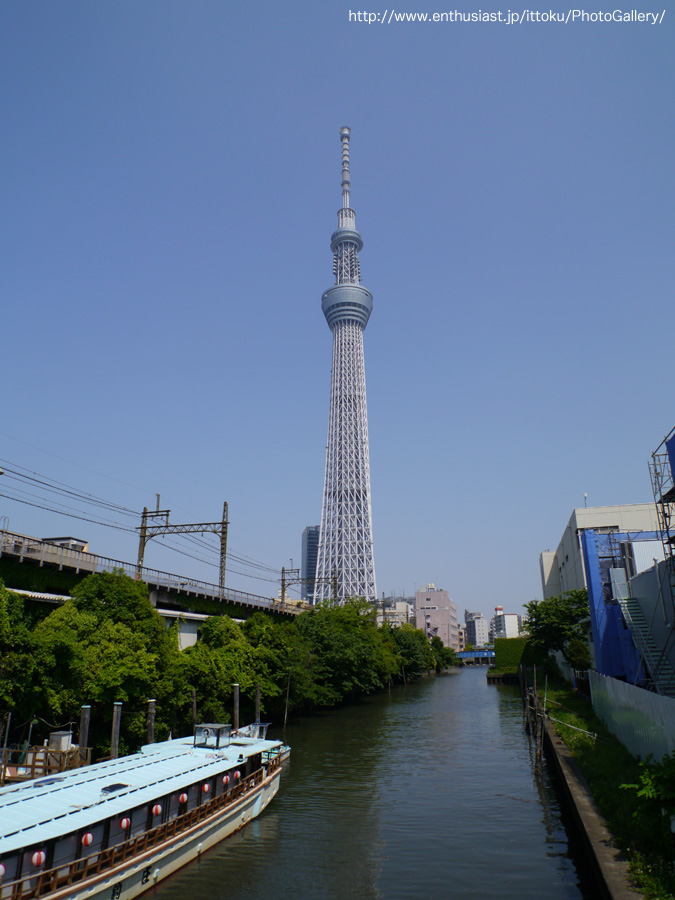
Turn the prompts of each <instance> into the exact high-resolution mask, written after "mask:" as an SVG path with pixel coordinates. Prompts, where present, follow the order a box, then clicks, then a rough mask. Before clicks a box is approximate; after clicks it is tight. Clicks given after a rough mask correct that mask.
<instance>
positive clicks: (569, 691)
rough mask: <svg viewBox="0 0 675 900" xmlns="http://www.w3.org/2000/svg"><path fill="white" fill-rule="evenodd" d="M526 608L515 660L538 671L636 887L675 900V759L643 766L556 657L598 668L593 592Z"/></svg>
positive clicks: (650, 899)
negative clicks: (592, 648)
mask: <svg viewBox="0 0 675 900" xmlns="http://www.w3.org/2000/svg"><path fill="white" fill-rule="evenodd" d="M526 609H527V613H528V617H529V620H528V629H529V635H528V637H527V638H526V640H525V642H524V644H523V643H522V639H519V640H521V645H519V646H517V647H516V646H515V645H514V646H513V647H512V648H511V650H512V653H511V655H512V656H514V655H517V652H518V651H519V652H520V653H521V655H522V663H523V665H524V666H525V667H526V668H528V669H529V677H530V680H531V681H533V675H534V672H533V669H534V667H536V678H537V683H538V688H539V696H540V699H543V694H544V685H545V693H546V713H547V715H548V716H549V718H550V719H551V720H552V721H553V724H554V726H555V729H556V731H557V733H558V734H559V736H560V737H561V739H562V740H563V741H564V742H565V744H566V746H567V747H568V748H569V750H570V751H571V753H572V754H573V756H574V758H575V759H576V761H577V763H578V764H579V768H580V769H581V771H582V773H583V775H584V777H585V779H586V781H587V782H588V785H589V788H590V790H591V793H592V794H593V797H594V798H595V800H596V802H597V804H598V807H599V808H600V811H601V813H602V815H603V816H604V818H605V819H606V821H607V824H608V826H609V829H610V831H611V832H612V834H613V835H614V838H615V840H616V841H617V843H618V845H619V846H620V847H621V849H622V851H623V852H624V854H625V855H626V857H627V859H628V860H629V863H630V871H631V876H632V878H633V879H634V882H635V886H636V887H637V888H638V889H639V890H640V891H642V892H643V893H644V896H645V898H647V900H675V839H674V836H673V832H672V831H671V815H674V814H675V761H672V760H670V759H669V758H668V759H666V760H665V761H664V762H662V763H660V764H658V765H655V764H654V763H652V762H651V761H649V760H647V761H645V762H642V763H641V762H639V761H638V760H637V759H636V758H635V757H634V756H633V755H632V754H631V753H630V752H629V751H628V750H627V749H626V747H624V745H623V744H622V743H621V742H620V741H619V740H618V739H617V738H616V737H615V736H614V735H613V734H611V732H610V731H609V730H608V728H607V727H606V726H605V724H604V722H602V721H601V720H600V719H599V718H598V717H597V716H596V715H595V713H594V711H593V706H592V704H591V700H590V697H589V696H588V695H587V693H585V692H584V691H580V690H576V689H575V688H574V687H573V686H572V685H570V684H568V683H567V682H566V681H565V680H564V679H563V678H562V677H561V675H560V672H559V670H558V668H557V666H556V664H555V662H554V660H553V658H552V657H551V656H550V652H551V651H558V652H561V653H562V654H563V656H564V657H565V659H566V661H567V662H568V663H569V665H570V667H571V668H572V669H576V670H584V669H588V668H589V667H590V653H589V649H588V643H587V640H586V630H587V622H588V616H589V610H588V597H587V593H586V591H585V590H584V591H571V592H569V593H568V594H563V595H562V596H560V597H552V598H550V599H548V600H544V601H539V602H538V601H534V602H533V603H529V604H526ZM507 643H509V642H507ZM495 652H496V647H495ZM509 661H510V662H512V661H513V660H512V659H510V660H509ZM580 683H581V684H587V682H584V681H583V680H582V681H581V682H580Z"/></svg>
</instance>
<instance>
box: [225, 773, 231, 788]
mask: <svg viewBox="0 0 675 900" xmlns="http://www.w3.org/2000/svg"><path fill="white" fill-rule="evenodd" d="M229 783H230V776H229V775H223V784H224V785H225V787H227V786H228V784H229Z"/></svg>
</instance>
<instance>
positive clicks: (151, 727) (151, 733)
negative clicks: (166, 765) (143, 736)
mask: <svg viewBox="0 0 675 900" xmlns="http://www.w3.org/2000/svg"><path fill="white" fill-rule="evenodd" d="M147 743H148V744H154V743H155V701H154V700H148V740H147Z"/></svg>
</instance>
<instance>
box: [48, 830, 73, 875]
mask: <svg viewBox="0 0 675 900" xmlns="http://www.w3.org/2000/svg"><path fill="white" fill-rule="evenodd" d="M77 846H78V837H77V835H76V834H68V835H66V837H62V838H59V839H58V840H57V842H56V844H55V845H54V859H53V861H52V867H53V868H54V869H58V868H59V867H60V866H67V865H70V863H71V862H72V861H73V860H74V859H75V857H76V856H77Z"/></svg>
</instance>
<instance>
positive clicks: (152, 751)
mask: <svg viewBox="0 0 675 900" xmlns="http://www.w3.org/2000/svg"><path fill="white" fill-rule="evenodd" d="M280 746H281V741H267V740H259V739H256V738H245V737H233V739H232V741H231V743H230V744H229V746H227V747H224V748H222V749H220V750H214V749H211V748H202V747H194V746H193V739H192V738H191V737H187V738H178V739H176V740H173V741H164V742H163V743H160V744H148V745H146V746H145V747H143V748H142V749H141V751H140V752H139V753H135V754H133V755H132V756H125V757H122V758H121V759H114V760H108V761H107V762H102V763H95V764H94V765H91V766H83V767H82V768H80V769H74V770H72V771H70V772H63V773H60V774H55V775H50V776H47V777H45V778H38V779H35V780H34V781H27V782H22V783H19V784H11V785H6V786H5V787H3V788H0V855H4V854H6V853H11V852H14V851H16V850H20V849H23V848H24V847H29V846H32V845H34V844H40V843H43V842H47V841H50V840H53V839H54V838H59V837H61V836H62V835H66V834H70V833H72V832H74V831H80V830H81V829H84V828H87V827H89V826H91V825H94V824H95V823H96V822H100V821H102V820H104V819H107V818H109V817H111V816H117V815H124V814H125V813H127V812H129V811H130V810H132V809H134V808H135V807H137V806H143V805H145V804H149V803H152V802H153V801H154V800H156V799H160V798H161V797H164V796H165V795H166V794H170V793H174V792H176V791H179V790H181V789H183V788H187V787H188V786H189V785H191V784H193V783H194V782H196V781H199V780H201V779H204V780H206V779H208V778H211V777H212V776H214V775H217V774H218V773H219V772H224V771H226V770H228V769H231V768H236V767H237V765H238V764H239V765H243V764H244V763H245V761H246V759H247V758H248V757H250V756H255V755H256V754H257V753H261V752H263V751H265V750H273V749H276V748H278V747H280ZM242 774H243V773H242ZM119 784H123V785H124V787H121V788H119V789H115V790H112V791H110V790H108V791H106V790H105V789H106V788H110V787H111V786H113V785H119Z"/></svg>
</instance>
